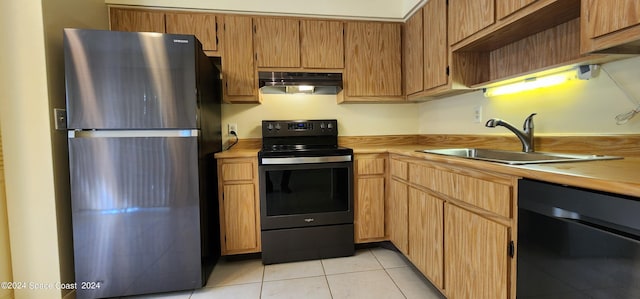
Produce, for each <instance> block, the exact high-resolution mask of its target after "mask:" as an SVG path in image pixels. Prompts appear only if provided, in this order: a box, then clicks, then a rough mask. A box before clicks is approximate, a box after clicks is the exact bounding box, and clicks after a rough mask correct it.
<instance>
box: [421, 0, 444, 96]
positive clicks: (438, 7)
mask: <svg viewBox="0 0 640 299" xmlns="http://www.w3.org/2000/svg"><path fill="white" fill-rule="evenodd" d="M423 12H424V69H423V70H424V89H431V88H435V87H438V86H442V85H446V84H447V83H448V82H449V75H448V74H447V66H448V65H449V47H448V45H447V3H446V0H431V1H429V2H427V4H425V5H424V8H423Z"/></svg>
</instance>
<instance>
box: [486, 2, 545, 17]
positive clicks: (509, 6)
mask: <svg viewBox="0 0 640 299" xmlns="http://www.w3.org/2000/svg"><path fill="white" fill-rule="evenodd" d="M536 1H538V0H497V1H496V15H497V17H498V20H502V19H504V18H506V17H508V16H510V15H511V14H512V13H514V12H516V11H518V10H520V9H522V8H524V7H526V6H528V5H529V4H531V3H533V2H536Z"/></svg>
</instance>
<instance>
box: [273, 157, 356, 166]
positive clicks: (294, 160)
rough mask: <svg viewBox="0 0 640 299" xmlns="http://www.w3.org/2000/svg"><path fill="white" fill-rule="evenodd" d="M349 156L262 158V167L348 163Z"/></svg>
mask: <svg viewBox="0 0 640 299" xmlns="http://www.w3.org/2000/svg"><path fill="white" fill-rule="evenodd" d="M349 161H351V155H344V156H322V157H287V158H262V160H261V162H262V165H282V164H314V163H331V162H349Z"/></svg>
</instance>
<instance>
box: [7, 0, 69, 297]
mask: <svg viewBox="0 0 640 299" xmlns="http://www.w3.org/2000/svg"><path fill="white" fill-rule="evenodd" d="M0 20H2V24H1V25H2V28H3V30H1V31H0V40H2V41H3V42H2V45H3V46H2V48H1V49H2V53H0V61H1V63H0V65H2V66H3V68H2V69H1V70H0V82H2V83H0V84H1V88H0V121H1V122H2V124H1V125H0V127H1V129H2V140H3V146H4V149H3V150H4V158H5V175H6V177H5V179H6V195H7V210H8V218H9V228H10V242H11V254H12V265H13V279H14V281H26V282H31V281H33V282H44V283H49V282H52V283H54V282H57V281H60V268H59V264H58V240H57V234H58V232H57V225H56V214H55V197H54V185H53V161H52V156H51V138H50V129H49V104H48V89H47V77H46V66H45V65H46V61H45V51H44V32H43V29H42V28H43V23H42V1H41V0H24V1H1V2H0ZM15 296H16V298H56V297H60V291H59V290H55V289H54V290H38V291H36V290H29V289H25V290H19V291H16V292H15Z"/></svg>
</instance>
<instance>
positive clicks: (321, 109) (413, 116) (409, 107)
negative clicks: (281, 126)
mask: <svg viewBox="0 0 640 299" xmlns="http://www.w3.org/2000/svg"><path fill="white" fill-rule="evenodd" d="M416 108H417V106H416V104H337V103H336V96H335V95H314V96H309V95H274V94H267V95H264V99H263V101H262V104H224V105H222V125H223V132H225V134H226V132H227V130H226V125H227V124H228V123H237V124H238V136H239V137H240V139H244V138H261V137H262V133H261V131H260V125H261V121H262V120H282V119H285V120H286V119H323V118H329V119H333V118H335V119H337V120H338V132H339V134H340V136H362V135H403V134H417V133H418V112H419V111H418V109H416ZM225 137H228V136H225Z"/></svg>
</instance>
